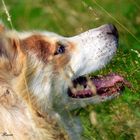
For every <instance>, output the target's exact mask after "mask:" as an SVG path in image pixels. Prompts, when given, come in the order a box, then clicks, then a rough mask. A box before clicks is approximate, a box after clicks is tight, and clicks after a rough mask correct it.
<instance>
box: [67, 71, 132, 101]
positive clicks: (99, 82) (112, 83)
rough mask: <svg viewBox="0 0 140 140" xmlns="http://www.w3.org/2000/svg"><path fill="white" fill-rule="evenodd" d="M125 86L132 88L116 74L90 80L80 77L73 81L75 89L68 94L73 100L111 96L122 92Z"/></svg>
mask: <svg viewBox="0 0 140 140" xmlns="http://www.w3.org/2000/svg"><path fill="white" fill-rule="evenodd" d="M89 81H90V82H89ZM125 86H127V87H131V85H130V83H129V82H127V81H126V80H125V79H124V78H123V77H122V76H120V75H118V74H115V73H111V74H108V75H105V76H96V77H92V78H88V80H87V78H86V77H79V78H77V79H75V80H74V81H73V88H74V89H73V90H71V89H69V90H68V94H69V96H70V97H73V98H85V97H92V96H94V95H95V94H98V95H102V96H103V95H105V96H110V95H112V94H115V93H117V92H120V91H122V90H123V89H124V87H125ZM79 87H80V88H79ZM93 89H95V90H93ZM73 91H74V92H73ZM95 92H96V93H95Z"/></svg>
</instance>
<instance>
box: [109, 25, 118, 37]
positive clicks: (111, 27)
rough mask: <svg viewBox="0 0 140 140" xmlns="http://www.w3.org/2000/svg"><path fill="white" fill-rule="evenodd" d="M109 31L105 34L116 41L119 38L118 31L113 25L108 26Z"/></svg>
mask: <svg viewBox="0 0 140 140" xmlns="http://www.w3.org/2000/svg"><path fill="white" fill-rule="evenodd" d="M109 28H110V31H108V32H107V34H110V35H114V36H115V37H116V38H117V39H118V38H119V34H118V30H117V28H116V27H115V26H114V25H113V24H109Z"/></svg>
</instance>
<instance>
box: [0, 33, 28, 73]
mask: <svg viewBox="0 0 140 140" xmlns="http://www.w3.org/2000/svg"><path fill="white" fill-rule="evenodd" d="M24 57H25V55H24V53H23V51H22V50H21V47H20V40H19V39H18V38H16V37H7V36H6V35H5V34H1V35H0V68H5V69H6V70H8V71H10V72H12V73H13V74H14V75H18V74H19V73H20V72H21V69H22V66H23V60H24Z"/></svg>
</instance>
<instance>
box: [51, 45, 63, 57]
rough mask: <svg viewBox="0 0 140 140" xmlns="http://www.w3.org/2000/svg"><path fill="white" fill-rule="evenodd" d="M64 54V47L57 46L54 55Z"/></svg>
mask: <svg viewBox="0 0 140 140" xmlns="http://www.w3.org/2000/svg"><path fill="white" fill-rule="evenodd" d="M64 52H65V46H64V45H63V44H58V48H57V50H56V52H55V53H54V55H58V54H63V53H64Z"/></svg>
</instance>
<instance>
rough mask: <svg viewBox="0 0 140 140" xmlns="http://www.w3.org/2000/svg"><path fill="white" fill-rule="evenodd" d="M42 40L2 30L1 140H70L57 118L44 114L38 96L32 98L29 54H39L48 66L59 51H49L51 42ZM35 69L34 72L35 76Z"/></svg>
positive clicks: (0, 40) (0, 57)
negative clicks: (38, 102) (53, 55)
mask: <svg viewBox="0 0 140 140" xmlns="http://www.w3.org/2000/svg"><path fill="white" fill-rule="evenodd" d="M42 38H43V37H42V36H39V35H34V36H31V37H29V38H27V39H24V40H20V39H19V38H18V37H17V36H16V33H14V32H13V33H11V32H9V31H2V32H1V34H0V139H2V140H19V139H20V140H56V139H57V140H66V139H68V136H67V135H66V134H65V132H64V130H63V129H62V128H60V126H59V125H58V124H57V122H56V120H55V119H53V118H52V117H50V116H49V115H48V114H47V113H46V112H40V110H41V109H40V107H39V105H37V103H36V101H35V100H36V99H35V97H31V93H29V91H28V85H27V83H28V81H27V79H28V78H29V77H28V78H27V77H26V71H27V70H28V66H27V62H26V61H27V52H26V51H30V52H33V53H35V54H37V55H36V56H37V58H38V59H41V61H44V62H45V63H48V62H47V61H48V59H51V58H49V57H51V55H50V54H52V53H54V51H55V50H54V49H55V48H54V49H51V50H49V47H48V46H49V45H50V43H49V42H48V41H45V40H44V39H42ZM46 40H47V39H46ZM44 47H46V48H44ZM46 51H47V53H46ZM34 70H35V69H34ZM34 70H33V69H32V73H33V71H34ZM30 75H31V74H30Z"/></svg>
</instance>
